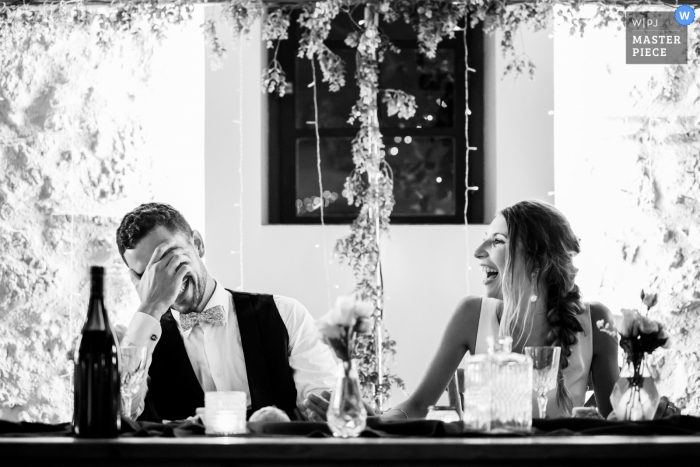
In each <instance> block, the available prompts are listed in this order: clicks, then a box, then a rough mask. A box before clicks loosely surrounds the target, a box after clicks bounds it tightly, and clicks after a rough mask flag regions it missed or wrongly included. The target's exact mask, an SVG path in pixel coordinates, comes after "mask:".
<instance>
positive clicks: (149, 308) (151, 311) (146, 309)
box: [136, 303, 168, 321]
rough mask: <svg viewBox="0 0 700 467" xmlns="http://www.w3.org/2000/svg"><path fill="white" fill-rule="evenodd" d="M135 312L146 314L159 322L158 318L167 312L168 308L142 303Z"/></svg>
mask: <svg viewBox="0 0 700 467" xmlns="http://www.w3.org/2000/svg"><path fill="white" fill-rule="evenodd" d="M136 311H137V312H139V313H144V314H147V315H149V316H151V317H153V318H155V319H156V320H157V321H160V318H161V317H162V316H163V315H164V314H165V313H166V312H167V311H168V307H167V306H163V305H159V304H157V303H142V304H141V306H139V308H138V310H136Z"/></svg>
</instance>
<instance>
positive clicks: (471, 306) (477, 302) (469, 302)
mask: <svg viewBox="0 0 700 467" xmlns="http://www.w3.org/2000/svg"><path fill="white" fill-rule="evenodd" d="M481 299H482V297H480V296H478V295H469V296H467V297H465V298H463V299H462V300H460V302H459V303H458V304H457V308H456V309H455V315H459V316H460V317H461V318H462V319H466V320H469V319H470V318H471V319H474V318H476V319H477V320H478V319H479V312H480V311H481Z"/></svg>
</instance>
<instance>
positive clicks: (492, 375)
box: [464, 337, 532, 430]
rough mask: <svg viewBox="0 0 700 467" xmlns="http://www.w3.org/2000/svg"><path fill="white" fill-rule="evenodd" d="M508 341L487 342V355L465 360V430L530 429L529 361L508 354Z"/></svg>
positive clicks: (530, 370) (510, 353) (505, 339)
mask: <svg viewBox="0 0 700 467" xmlns="http://www.w3.org/2000/svg"><path fill="white" fill-rule="evenodd" d="M512 344H513V340H512V339H511V338H510V337H499V338H497V339H494V338H491V337H489V338H488V346H489V350H488V354H481V355H475V356H472V357H468V358H467V359H466V360H465V371H464V373H465V393H464V406H465V407H464V422H465V426H466V427H467V428H471V429H475V430H492V429H496V428H506V429H512V430H529V429H530V427H531V426H532V359H531V358H530V357H528V356H526V355H521V354H517V353H513V352H512Z"/></svg>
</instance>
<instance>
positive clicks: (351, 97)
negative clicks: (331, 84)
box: [294, 50, 360, 129]
mask: <svg viewBox="0 0 700 467" xmlns="http://www.w3.org/2000/svg"><path fill="white" fill-rule="evenodd" d="M336 53H337V54H338V55H340V57H341V58H342V59H343V61H345V86H343V87H342V88H340V89H339V90H338V91H337V92H331V91H329V90H328V84H327V83H322V82H321V78H322V74H321V70H320V67H319V65H318V62H316V82H317V83H318V93H317V100H318V120H319V123H320V125H319V127H320V128H351V127H350V125H349V124H348V123H347V122H348V118H350V109H352V106H353V105H354V104H355V102H356V101H357V99H358V97H359V95H360V90H359V88H358V87H357V85H356V84H355V52H354V51H353V50H337V51H336ZM312 82H313V77H312V74H311V62H310V61H309V60H307V59H305V58H297V59H296V82H295V83H294V88H295V89H294V93H295V95H296V106H297V109H296V127H297V129H302V128H308V129H312V128H313V127H314V124H313V122H314V88H313V87H309V84H311V83H312Z"/></svg>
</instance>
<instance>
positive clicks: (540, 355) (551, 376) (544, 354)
mask: <svg viewBox="0 0 700 467" xmlns="http://www.w3.org/2000/svg"><path fill="white" fill-rule="evenodd" d="M560 354H561V347H525V355H528V356H529V357H530V358H532V368H533V369H534V370H535V371H534V374H533V378H532V389H533V390H534V391H536V392H537V406H538V409H539V415H540V418H545V414H546V413H547V392H548V391H551V390H552V389H554V388H556V387H557V375H558V374H559V356H560Z"/></svg>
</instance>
